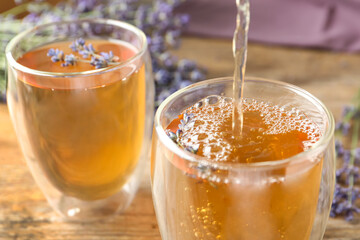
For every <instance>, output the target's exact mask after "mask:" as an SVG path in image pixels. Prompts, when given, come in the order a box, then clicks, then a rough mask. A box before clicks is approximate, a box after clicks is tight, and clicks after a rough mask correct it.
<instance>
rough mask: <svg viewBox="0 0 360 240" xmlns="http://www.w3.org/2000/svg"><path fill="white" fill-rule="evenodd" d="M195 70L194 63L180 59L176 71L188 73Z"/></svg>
mask: <svg viewBox="0 0 360 240" xmlns="http://www.w3.org/2000/svg"><path fill="white" fill-rule="evenodd" d="M195 68H196V64H195V62H194V61H190V60H187V59H182V60H180V61H179V62H178V69H179V71H181V72H190V71H192V70H194V69H195Z"/></svg>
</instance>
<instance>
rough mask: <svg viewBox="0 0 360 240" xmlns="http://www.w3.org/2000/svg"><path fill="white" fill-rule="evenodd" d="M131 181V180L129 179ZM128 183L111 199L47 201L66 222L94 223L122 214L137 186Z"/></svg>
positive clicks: (59, 199) (70, 198)
mask: <svg viewBox="0 0 360 240" xmlns="http://www.w3.org/2000/svg"><path fill="white" fill-rule="evenodd" d="M131 180H133V179H131ZM131 180H130V181H129V182H128V183H127V184H125V185H124V186H123V187H122V188H121V190H120V191H119V192H117V193H116V194H114V195H112V196H111V197H108V198H105V199H100V200H94V201H85V200H81V199H78V198H74V197H71V196H65V195H62V196H61V197H60V198H58V199H56V200H55V199H48V201H49V202H50V204H51V205H52V207H53V208H54V209H55V210H56V212H57V213H59V214H60V215H61V216H62V217H64V218H65V219H66V220H70V221H96V220H101V219H104V218H109V217H111V216H115V215H116V214H118V213H120V212H123V211H124V210H125V209H126V208H127V207H128V206H129V205H130V203H131V202H132V200H133V198H134V196H135V191H134V189H136V188H137V187H138V186H134V185H138V184H136V183H135V182H134V181H131Z"/></svg>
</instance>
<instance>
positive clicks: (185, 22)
mask: <svg viewBox="0 0 360 240" xmlns="http://www.w3.org/2000/svg"><path fill="white" fill-rule="evenodd" d="M179 19H180V23H181V26H185V25H188V24H189V22H190V16H189V15H188V14H182V15H180V16H179Z"/></svg>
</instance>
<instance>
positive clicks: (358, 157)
mask: <svg viewBox="0 0 360 240" xmlns="http://www.w3.org/2000/svg"><path fill="white" fill-rule="evenodd" d="M354 157H355V161H360V147H359V148H356V149H355V150H354Z"/></svg>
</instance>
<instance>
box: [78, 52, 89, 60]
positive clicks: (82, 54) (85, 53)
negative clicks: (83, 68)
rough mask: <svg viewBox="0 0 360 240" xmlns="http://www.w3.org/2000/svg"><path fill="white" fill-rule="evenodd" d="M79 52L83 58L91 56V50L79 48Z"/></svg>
mask: <svg viewBox="0 0 360 240" xmlns="http://www.w3.org/2000/svg"><path fill="white" fill-rule="evenodd" d="M79 54H80V55H81V56H82V57H83V58H88V57H89V52H88V51H86V50H79Z"/></svg>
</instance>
